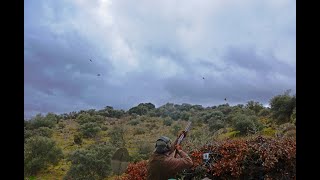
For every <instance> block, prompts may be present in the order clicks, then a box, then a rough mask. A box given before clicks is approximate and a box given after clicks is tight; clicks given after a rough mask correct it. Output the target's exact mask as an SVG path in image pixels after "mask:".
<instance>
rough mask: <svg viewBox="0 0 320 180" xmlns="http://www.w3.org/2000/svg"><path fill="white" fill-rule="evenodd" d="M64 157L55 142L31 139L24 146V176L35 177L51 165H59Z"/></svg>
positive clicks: (38, 137) (44, 139)
mask: <svg viewBox="0 0 320 180" xmlns="http://www.w3.org/2000/svg"><path fill="white" fill-rule="evenodd" d="M62 157H63V154H62V150H61V149H60V148H59V147H57V146H56V144H55V142H54V141H53V140H51V139H49V138H47V137H41V136H35V137H31V138H29V139H27V140H26V143H25V146H24V174H25V176H29V175H35V174H36V173H37V172H38V171H40V170H41V169H45V168H47V167H48V165H49V164H56V163H58V161H59V160H60V159H61V158H62Z"/></svg>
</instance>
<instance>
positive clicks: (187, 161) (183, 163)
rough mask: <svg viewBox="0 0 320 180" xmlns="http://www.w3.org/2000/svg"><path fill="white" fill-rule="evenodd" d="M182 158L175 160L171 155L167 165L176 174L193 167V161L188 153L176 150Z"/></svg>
mask: <svg viewBox="0 0 320 180" xmlns="http://www.w3.org/2000/svg"><path fill="white" fill-rule="evenodd" d="M176 151H177V153H178V154H179V155H180V157H181V158H175V157H174V155H173V154H170V156H169V158H168V160H167V163H168V167H169V168H170V169H172V171H174V172H180V171H182V170H183V169H186V168H190V167H192V165H193V162H192V159H191V158H190V157H189V156H188V154H187V153H185V152H184V151H182V150H181V149H177V150H176Z"/></svg>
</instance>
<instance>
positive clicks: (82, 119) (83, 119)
mask: <svg viewBox="0 0 320 180" xmlns="http://www.w3.org/2000/svg"><path fill="white" fill-rule="evenodd" d="M76 121H77V122H78V123H79V124H80V125H82V124H85V123H90V122H95V121H94V119H93V117H92V116H91V115H90V114H89V113H81V114H80V115H79V116H78V117H77V119H76Z"/></svg>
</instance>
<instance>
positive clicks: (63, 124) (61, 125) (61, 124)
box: [58, 122, 66, 129]
mask: <svg viewBox="0 0 320 180" xmlns="http://www.w3.org/2000/svg"><path fill="white" fill-rule="evenodd" d="M65 127H66V124H65V123H62V122H60V123H59V124H58V128H59V129H63V128H65Z"/></svg>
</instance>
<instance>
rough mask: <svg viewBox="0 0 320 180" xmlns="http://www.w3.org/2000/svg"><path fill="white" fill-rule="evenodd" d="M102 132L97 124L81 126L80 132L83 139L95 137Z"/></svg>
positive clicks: (91, 123)
mask: <svg viewBox="0 0 320 180" xmlns="http://www.w3.org/2000/svg"><path fill="white" fill-rule="evenodd" d="M100 131H101V128H100V127H99V125H98V124H97V123H95V122H90V123H85V124H83V125H81V126H80V132H81V133H82V135H83V137H86V138H92V137H95V136H96V135H97V134H98V132H100Z"/></svg>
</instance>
